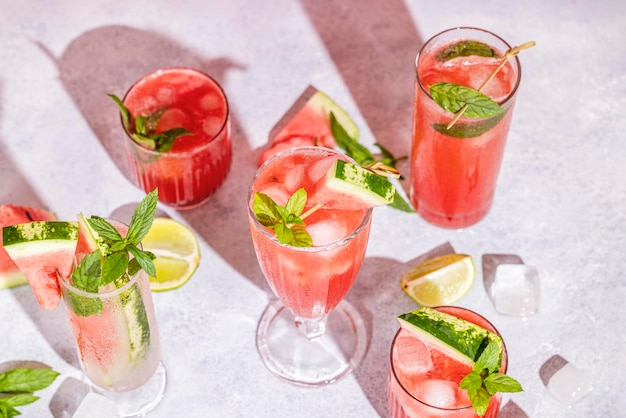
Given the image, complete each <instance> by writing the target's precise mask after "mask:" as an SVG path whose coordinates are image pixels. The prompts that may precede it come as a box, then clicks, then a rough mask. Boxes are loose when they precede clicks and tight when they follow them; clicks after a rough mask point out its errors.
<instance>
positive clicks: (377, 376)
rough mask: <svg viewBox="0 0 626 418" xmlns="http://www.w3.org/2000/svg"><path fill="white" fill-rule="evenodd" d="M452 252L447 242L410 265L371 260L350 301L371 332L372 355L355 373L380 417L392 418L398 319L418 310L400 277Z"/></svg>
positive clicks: (362, 269) (360, 274) (363, 268)
mask: <svg viewBox="0 0 626 418" xmlns="http://www.w3.org/2000/svg"><path fill="white" fill-rule="evenodd" d="M451 253H454V248H453V247H452V245H450V243H444V244H442V245H440V246H438V247H435V248H433V249H431V250H429V251H428V252H426V253H424V254H422V255H420V256H418V257H416V258H414V259H412V260H410V261H408V262H406V263H402V262H399V261H397V260H393V259H390V258H382V257H367V258H365V260H364V261H363V266H362V267H361V272H360V273H359V277H357V279H356V281H355V284H354V286H353V287H352V289H351V290H350V293H349V294H348V296H347V298H346V299H347V300H349V301H350V303H352V305H353V306H355V307H356V308H357V309H358V311H359V313H360V314H361V315H362V317H363V320H364V321H365V326H366V327H367V330H368V333H369V335H368V352H367V354H366V355H365V358H364V359H363V361H362V362H361V364H360V365H359V366H358V368H357V369H356V371H355V372H354V373H355V376H356V378H357V380H358V382H359V384H360V385H361V388H362V389H363V393H365V395H366V396H367V398H368V399H369V401H370V403H371V405H372V407H374V409H375V410H376V411H377V412H378V413H379V414H380V416H388V409H387V374H388V373H389V353H390V349H391V341H392V339H393V337H394V335H395V333H396V332H397V330H398V329H399V323H398V322H397V320H396V316H398V315H400V314H402V313H405V312H409V311H412V310H415V309H417V308H418V306H417V305H416V304H415V302H413V301H412V300H411V299H410V298H409V297H407V296H406V295H405V294H404V292H402V289H401V288H400V277H401V276H402V275H403V274H404V273H405V272H406V271H407V270H408V269H409V268H411V267H413V266H415V265H416V264H419V263H421V262H422V261H425V260H427V259H429V258H432V257H436V256H439V255H444V254H451Z"/></svg>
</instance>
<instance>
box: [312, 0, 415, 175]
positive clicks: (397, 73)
mask: <svg viewBox="0 0 626 418" xmlns="http://www.w3.org/2000/svg"><path fill="white" fill-rule="evenodd" d="M300 3H301V4H302V6H303V8H304V9H305V11H306V13H307V15H308V17H309V19H310V21H311V22H312V24H313V26H314V27H315V29H316V31H317V33H318V35H319V37H320V39H321V41H322V42H323V43H324V46H325V47H326V50H327V51H328V53H329V55H330V57H331V58H332V60H333V62H334V64H335V66H336V67H337V70H338V71H339V73H340V75H341V77H342V78H343V81H344V83H345V84H346V86H347V87H348V88H349V90H350V93H351V94H352V96H353V98H354V100H355V102H356V104H357V106H358V107H359V110H360V111H361V114H362V115H363V117H364V118H365V121H366V123H367V124H368V126H369V128H370V130H371V132H372V133H373V135H374V138H375V142H377V143H380V144H381V145H383V146H384V147H385V148H387V149H389V150H390V151H391V152H392V153H393V154H394V155H395V156H397V157H399V156H405V155H408V153H409V150H410V142H411V122H412V109H413V89H414V63H415V56H416V54H417V52H418V51H419V49H420V48H421V46H422V43H423V40H422V39H421V37H420V35H419V33H418V30H417V28H416V26H415V22H413V20H412V18H411V14H410V13H409V10H408V9H407V7H406V4H405V1H403V0H371V1H359V0H347V1H343V0H329V1H311V0H301V1H300ZM405 165H406V163H401V164H400V165H399V166H398V168H400V169H401V171H406V168H405ZM406 166H407V167H408V165H406Z"/></svg>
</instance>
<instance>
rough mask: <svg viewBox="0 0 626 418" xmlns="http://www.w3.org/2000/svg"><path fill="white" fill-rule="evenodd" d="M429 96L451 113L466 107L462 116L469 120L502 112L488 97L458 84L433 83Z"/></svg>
mask: <svg viewBox="0 0 626 418" xmlns="http://www.w3.org/2000/svg"><path fill="white" fill-rule="evenodd" d="M430 95H431V97H432V98H433V100H434V101H435V103H437V104H438V105H439V106H441V107H442V108H443V109H445V110H447V111H448V112H451V113H457V112H459V111H460V110H461V109H463V108H464V107H465V106H467V108H466V109H465V112H464V115H465V116H467V117H470V118H490V117H492V116H496V115H499V114H500V113H502V112H504V109H503V108H502V107H501V106H500V105H499V104H498V103H496V102H494V101H493V100H492V99H491V98H490V97H489V96H486V95H484V94H483V93H481V92H479V91H478V90H474V89H472V88H470V87H465V86H461V85H458V84H452V83H444V82H441V83H435V84H433V85H432V86H430Z"/></svg>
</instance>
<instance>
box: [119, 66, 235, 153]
mask: <svg viewBox="0 0 626 418" xmlns="http://www.w3.org/2000/svg"><path fill="white" fill-rule="evenodd" d="M174 71H188V72H192V73H196V74H198V75H200V76H201V77H204V78H206V79H207V80H208V81H210V82H211V84H213V85H214V86H215V87H217V90H218V91H219V92H220V94H221V96H222V98H223V99H224V103H225V104H226V115H225V116H224V120H223V121H222V125H221V126H220V129H219V130H218V131H217V133H216V134H215V135H213V136H212V137H211V138H209V140H208V141H206V142H204V143H202V144H201V145H199V146H197V147H194V148H193V149H191V150H186V151H174V150H173V149H170V150H168V151H165V152H162V151H156V150H152V149H149V148H146V147H144V146H142V145H141V144H139V143H138V142H137V141H135V140H134V139H133V138H132V137H131V136H130V134H129V133H128V131H127V130H126V128H124V121H123V119H122V116H121V115H120V123H121V125H122V129H123V130H124V134H125V135H126V139H127V140H128V141H130V143H131V144H133V145H135V146H137V147H139V148H140V149H141V150H142V152H146V153H147V154H149V155H154V156H161V155H163V154H167V155H168V156H172V157H186V156H187V155H189V154H195V153H197V152H198V151H200V150H203V149H205V148H208V147H209V146H210V145H211V144H213V143H214V142H215V140H216V139H217V138H219V137H220V136H221V135H222V134H223V133H224V132H225V131H226V130H227V128H228V122H229V120H230V105H229V103H228V97H226V92H224V89H223V88H222V86H221V85H220V83H218V82H217V80H215V79H214V78H213V77H211V76H210V75H208V74H207V73H205V72H203V71H200V70H197V69H195V68H192V67H185V66H170V67H163V68H158V69H156V70H154V71H150V72H149V73H146V74H144V75H142V76H141V77H139V78H138V79H137V80H136V81H135V82H134V83H133V84H131V86H130V87H129V88H128V89H127V90H126V93H124V97H123V98H122V103H125V102H126V98H127V97H128V94H129V93H130V92H131V91H132V90H133V89H134V88H135V86H137V85H138V84H139V83H140V82H141V81H143V80H145V79H146V78H148V77H150V76H153V75H158V73H165V72H174ZM207 136H208V135H207Z"/></svg>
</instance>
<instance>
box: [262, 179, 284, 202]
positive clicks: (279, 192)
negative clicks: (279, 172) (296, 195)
mask: <svg viewBox="0 0 626 418" xmlns="http://www.w3.org/2000/svg"><path fill="white" fill-rule="evenodd" d="M258 192H260V193H265V194H266V195H268V196H269V197H271V198H272V200H273V201H274V202H275V203H276V204H277V205H279V206H285V205H286V204H287V201H288V200H289V193H287V190H285V186H283V185H282V184H281V183H278V182H272V183H267V184H265V185H263V186H262V187H261V188H260V189H259V190H258Z"/></svg>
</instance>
